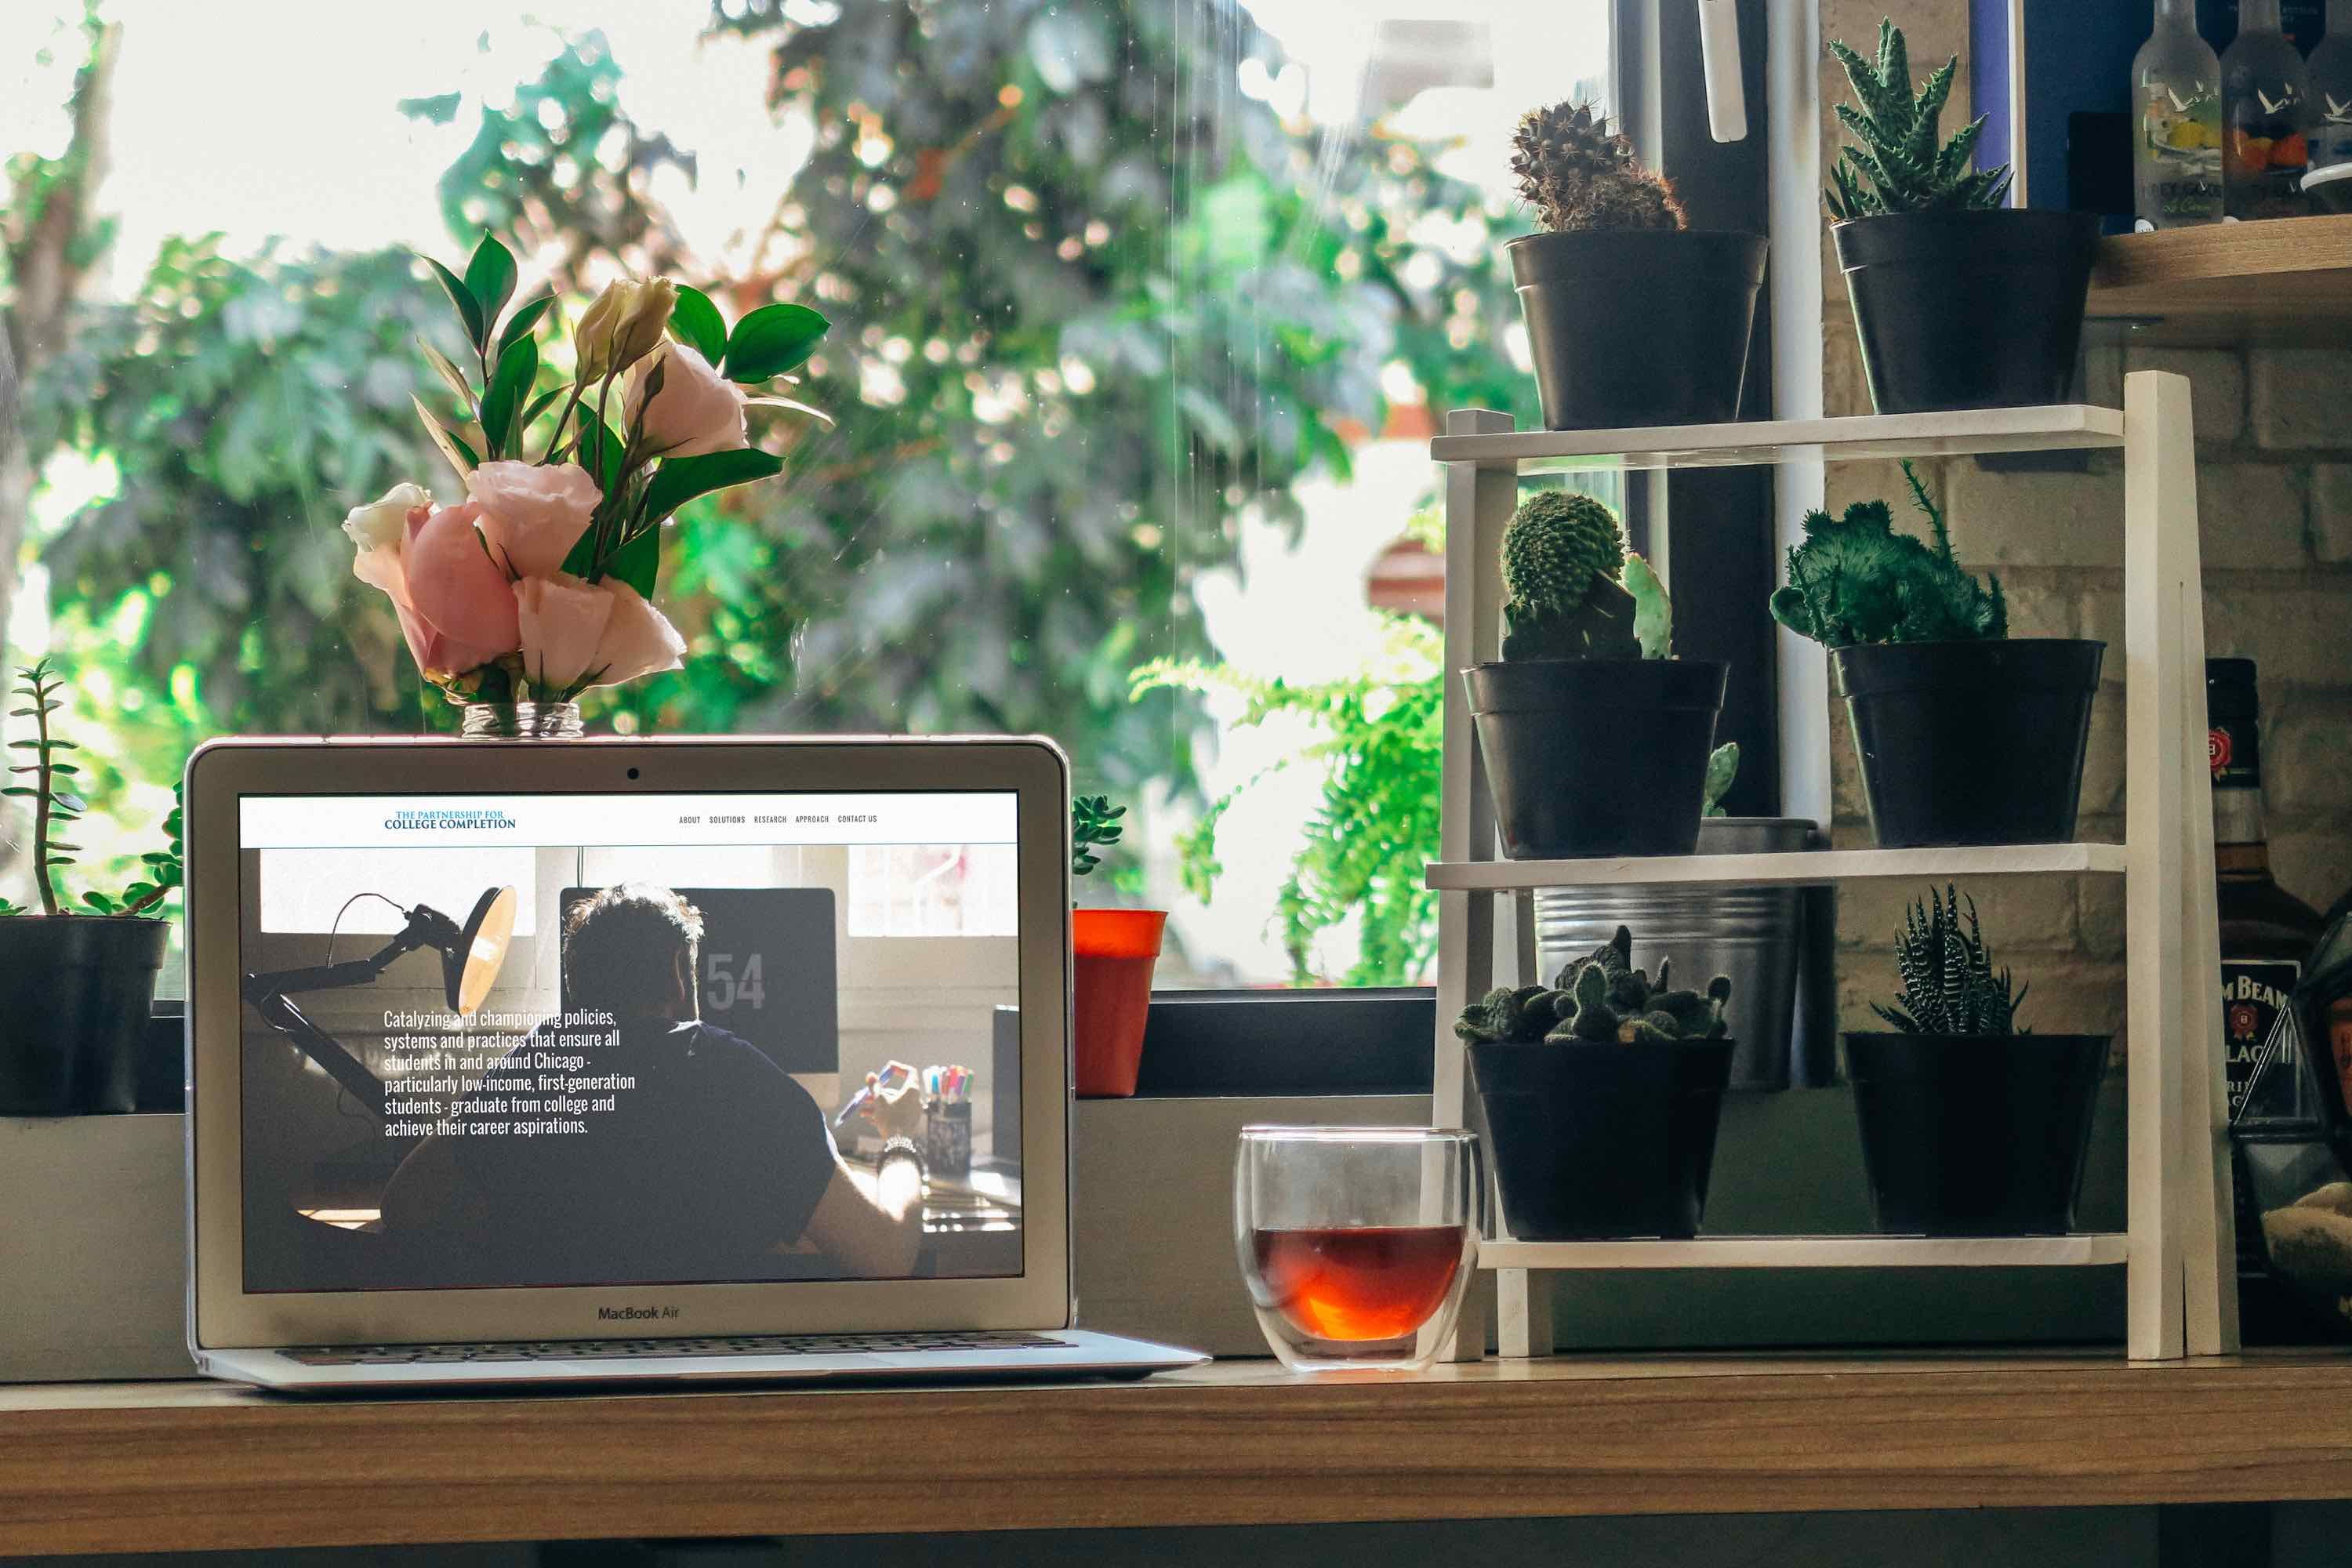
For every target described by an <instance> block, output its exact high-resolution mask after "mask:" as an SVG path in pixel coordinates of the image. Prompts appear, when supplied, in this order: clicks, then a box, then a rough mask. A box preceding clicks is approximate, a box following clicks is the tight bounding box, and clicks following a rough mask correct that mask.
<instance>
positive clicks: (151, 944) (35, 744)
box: [0, 659, 180, 1116]
mask: <svg viewBox="0 0 2352 1568" xmlns="http://www.w3.org/2000/svg"><path fill="white" fill-rule="evenodd" d="M21 674H22V677H23V679H22V682H21V684H20V685H19V686H18V687H17V692H18V694H19V696H20V697H22V699H23V702H22V704H21V705H20V706H18V707H17V708H16V709H15V710H13V711H12V717H16V718H21V719H28V720H30V721H31V724H30V729H31V733H30V734H28V735H23V736H19V737H17V738H16V739H14V740H11V741H10V742H8V748H9V751H10V752H11V754H12V755H13V756H21V757H22V758H23V759H24V760H21V761H16V762H13V763H11V764H10V766H9V769H8V773H9V780H8V783H7V784H6V785H5V788H0V795H5V796H7V797H9V798H10V799H11V800H12V801H13V802H14V803H16V804H17V805H23V806H25V807H26V808H27V809H28V810H29V811H30V812H31V814H32V819H33V820H32V835H31V841H32V842H31V847H32V857H31V860H32V873H33V887H34V892H35V895H36V899H37V903H38V906H39V907H38V910H37V911H36V910H32V909H26V908H19V907H18V906H17V905H16V904H15V903H13V902H11V901H10V900H7V899H5V898H0V1116H63V1115H74V1114H79V1113H82V1112H89V1111H127V1110H135V1109H136V1108H137V1097H138V1085H139V1076H140V1075H139V1051H140V1047H141V1046H142V1043H143V1041H144V1039H145V1037H146V1032H147V1017H148V1014H149V1012H150V1010H151V1009H152V1006H153V1004H154V999H155V973H156V971H157V970H159V969H161V968H162V967H163V950H164V948H165V946H166V945H167V944H168V943H169V942H170V940H171V927H170V925H169V923H168V922H167V921H164V920H163V918H162V917H161V916H160V915H157V914H153V913H151V912H150V911H152V910H159V909H161V908H162V907H163V903H164V901H165V900H167V899H168V898H170V897H171V895H172V891H173V889H175V888H177V887H178V886H179V885H180V813H179V811H178V809H177V808H176V807H175V808H174V809H173V811H172V813H171V815H170V816H167V817H165V818H164V821H163V829H164V832H165V833H166V834H168V835H169V837H170V840H171V842H170V847H168V848H165V849H157V850H152V851H150V852H149V853H147V854H146V855H144V856H142V857H141V859H142V863H143V865H144V867H145V870H144V872H143V873H142V876H141V878H140V879H139V880H138V881H136V882H134V883H132V884H131V886H130V887H128V888H126V889H123V890H122V891H121V893H119V894H116V893H107V892H101V891H98V890H95V889H92V890H89V891H86V892H84V893H83V894H82V896H81V900H80V902H79V907H77V906H76V905H75V903H74V902H73V901H72V900H68V898H67V896H66V894H65V892H64V891H63V889H60V888H59V887H58V871H59V869H60V868H64V867H68V866H72V865H75V864H76V863H77V859H78V857H79V853H80V846H79V845H77V844H74V843H71V842H69V841H68V839H67V837H65V835H66V833H67V832H68V831H69V830H70V829H71V828H72V826H73V825H74V823H76V822H77V821H79V820H80V818H81V816H82V813H83V810H84V807H85V803H84V801H83V800H82V798H81V796H80V795H78V794H76V793H75V788H76V785H77V784H78V783H79V776H80V765H79V763H76V762H74V761H73V760H72V758H73V755H74V753H75V752H76V751H77V750H78V748H77V747H76V746H75V744H74V742H71V741H68V740H67V739H65V738H64V737H63V736H61V735H59V734H58V732H57V730H56V726H55V723H54V721H53V720H52V715H54V714H55V713H56V712H57V711H58V710H59V709H60V708H62V707H64V706H65V700H64V699H63V698H62V697H60V696H59V695H58V693H59V692H60V691H61V690H62V689H64V682H63V680H62V679H60V678H59V677H58V674H57V673H56V672H55V671H54V670H52V669H51V668H50V666H49V661H48V660H47V659H43V660H41V661H40V662H39V663H37V664H35V665H33V666H31V667H30V668H26V669H25V670H23V671H22V672H21ZM0 830H5V824H0Z"/></svg>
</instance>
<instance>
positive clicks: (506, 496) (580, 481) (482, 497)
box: [466, 461, 604, 577]
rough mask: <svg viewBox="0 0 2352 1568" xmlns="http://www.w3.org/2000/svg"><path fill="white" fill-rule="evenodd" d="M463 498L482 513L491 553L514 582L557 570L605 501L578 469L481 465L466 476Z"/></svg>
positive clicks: (562, 465)
mask: <svg viewBox="0 0 2352 1568" xmlns="http://www.w3.org/2000/svg"><path fill="white" fill-rule="evenodd" d="M466 493H467V495H469V496H471V497H473V499H474V501H475V504H477V505H478V506H479V507H480V508H481V509H482V532H483V534H484V535H485V536H486V537H488V540H489V542H490V548H491V549H492V550H493V551H495V552H497V553H498V555H499V558H500V559H502V560H504V561H505V562H506V563H507V567H508V569H509V571H511V572H513V573H514V574H515V575H517V576H519V577H545V576H549V575H551V574H554V573H555V572H557V571H559V570H561V569H562V565H563V558H564V557H565V556H566V555H569V554H570V553H572V545H574V544H576V543H578V542H579V541H580V536H581V535H582V534H583V533H585V532H587V531H588V520H589V518H590V517H592V516H593V515H594V513H595V510H596V506H597V503H598V502H600V501H602V500H604V492H603V491H601V490H599V489H597V488H596V481H595V480H594V479H591V478H589V477H588V470H587V469H585V468H582V467H581V466H580V465H579V464H577V463H559V464H556V465H554V466H553V467H545V466H541V465H539V464H535V463H518V462H511V461H509V462H497V463H484V464H483V465H482V466H481V467H479V468H476V469H475V470H474V471H473V472H472V473H471V474H469V475H467V479H466Z"/></svg>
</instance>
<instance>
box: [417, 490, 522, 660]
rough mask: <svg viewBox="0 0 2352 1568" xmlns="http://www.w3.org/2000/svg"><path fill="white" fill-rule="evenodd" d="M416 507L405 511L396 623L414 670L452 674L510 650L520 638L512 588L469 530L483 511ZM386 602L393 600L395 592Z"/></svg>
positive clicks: (477, 534)
mask: <svg viewBox="0 0 2352 1568" xmlns="http://www.w3.org/2000/svg"><path fill="white" fill-rule="evenodd" d="M422 510H424V509H423V508H419V509H418V510H417V511H412V512H410V513H409V514H408V538H407V542H406V543H405V544H404V547H403V548H402V551H401V556H402V564H403V566H404V570H405V574H406V582H407V590H408V603H407V604H405V605H402V606H401V616H400V627H401V630H402V631H404V632H405V633H406V634H407V636H408V651H409V652H410V653H412V654H414V655H415V656H416V667H417V668H419V669H422V670H425V671H426V672H428V673H435V672H437V673H441V674H447V675H457V674H462V673H464V672H465V671H467V670H469V669H473V668H477V667H478V666H480V665H485V664H488V663H489V662H490V661H491V660H492V659H494V658H499V656H500V655H502V654H509V653H512V652H513V651H514V650H515V648H516V647H517V646H519V643H520V630H519V628H518V626H517V623H516V616H515V596H514V591H513V590H512V589H511V588H509V586H508V585H507V574H505V573H504V572H502V571H500V570H499V565H498V563H496V562H494V561H492V560H491V559H490V553H489V551H488V549H487V548H485V547H484V545H483V542H482V536H481V535H480V534H479V533H478V532H477V531H475V528H474V520H475V519H476V518H477V517H478V516H480V515H481V510H482V509H481V508H480V507H478V506H474V505H471V504H468V505H466V506H453V507H446V508H444V509H443V510H439V511H436V512H434V513H433V514H431V515H430V516H425V517H420V516H419V515H418V512H421V511H422ZM393 602H394V604H400V600H399V598H398V597H397V596H395V597H394V601H393Z"/></svg>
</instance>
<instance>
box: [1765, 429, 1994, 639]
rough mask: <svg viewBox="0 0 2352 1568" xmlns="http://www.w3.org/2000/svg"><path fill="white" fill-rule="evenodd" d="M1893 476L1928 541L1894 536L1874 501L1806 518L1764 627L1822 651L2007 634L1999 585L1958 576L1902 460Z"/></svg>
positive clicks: (1937, 519)
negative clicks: (1774, 626) (1905, 488)
mask: <svg viewBox="0 0 2352 1568" xmlns="http://www.w3.org/2000/svg"><path fill="white" fill-rule="evenodd" d="M1903 474H1904V477H1905V478H1906V479H1909V480H1910V481H1911V494H1912V497H1913V500H1914V501H1915V502H1916V505H1917V506H1918V508H1919V510H1921V511H1922V512H1924V513H1925V514H1926V515H1927V525H1928V529H1929V531H1930V532H1931V534H1932V535H1933V537H1934V541H1935V542H1934V543H1933V544H1932V545H1930V544H1927V543H1925V542H1921V541H1919V540H1917V539H1915V538H1913V537H1912V536H1910V535H1909V534H1906V533H1897V532H1895V517H1894V513H1893V512H1892V511H1891V510H1889V509H1888V507H1887V505H1886V503H1885V501H1883V500H1866V501H1856V502H1855V503H1854V504H1853V505H1852V506H1850V507H1848V508H1846V509H1845V515H1844V516H1843V517H1842V518H1832V517H1831V516H1830V514H1829V513H1827V512H1825V511H1812V512H1808V513H1807V514H1806V515H1805V521H1804V531H1805V539H1804V542H1803V543H1801V544H1800V545H1798V546H1797V547H1796V548H1795V549H1793V550H1791V551H1790V552H1789V584H1788V586H1786V587H1784V588H1781V589H1780V590H1779V591H1777V592H1776V593H1774V594H1773V595H1772V601H1771V608H1772V618H1773V619H1774V620H1776V621H1779V622H1780V624H1781V625H1782V626H1787V627H1788V628H1789V629H1790V631H1793V632H1796V633H1798V634H1799V635H1801V636H1803V637H1811V638H1812V639H1813V640H1814V641H1815V642H1818V643H1820V644H1822V646H1824V647H1851V646H1853V644H1856V643H1909V642H1973V641H1980V640H1990V639H1993V638H1997V637H2007V636H2008V635H2009V605H2008V602H2007V601H2006V600H2004V599H2003V598H2002V597H2001V593H2000V578H1998V577H1996V576H1994V575H1993V574H1990V573H1987V574H1985V582H1984V584H1979V583H1978V582H1977V580H1976V578H1975V577H1973V576H1971V575H1970V574H1968V573H1967V572H1964V571H1962V570H1961V569H1960V565H1959V563H1958V560H1956V559H1955V558H1954V556H1953V554H1952V534H1951V530H1950V529H1949V528H1948V527H1947V526H1945V522H1944V514H1943V511H1942V510H1941V509H1940V508H1938V507H1937V505H1936V502H1935V500H1934V498H1933V497H1931V496H1929V495H1928V493H1927V486H1926V485H1925V484H1923V483H1922V482H1921V481H1920V479H1919V476H1918V475H1917V474H1916V472H1914V471H1913V470H1912V468H1911V465H1910V464H1909V463H1908V462H1906V463H1905V464H1904V465H1903Z"/></svg>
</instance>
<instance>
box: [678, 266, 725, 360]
mask: <svg viewBox="0 0 2352 1568" xmlns="http://www.w3.org/2000/svg"><path fill="white" fill-rule="evenodd" d="M669 330H670V334H671V335H672V336H673V337H675V338H677V341H678V342H682V343H684V344H685V345H686V346H687V347H688V348H690V349H692V350H693V351H694V352H695V353H698V354H700V355H701V356H702V357H703V358H704V359H707V360H709V362H710V363H712V364H714V365H716V364H717V363H719V361H720V360H722V359H724V358H726V357H727V319H726V318H725V317H724V316H721V315H720V314H719V307H718V306H716V305H714V304H712V303H711V302H710V296H709V295H708V294H706V293H704V292H703V291H702V290H701V289H688V288H686V287H684V286H683V285H681V286H680V287H679V289H678V291H677V304H675V305H672V306H671V307H670V308H669Z"/></svg>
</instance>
